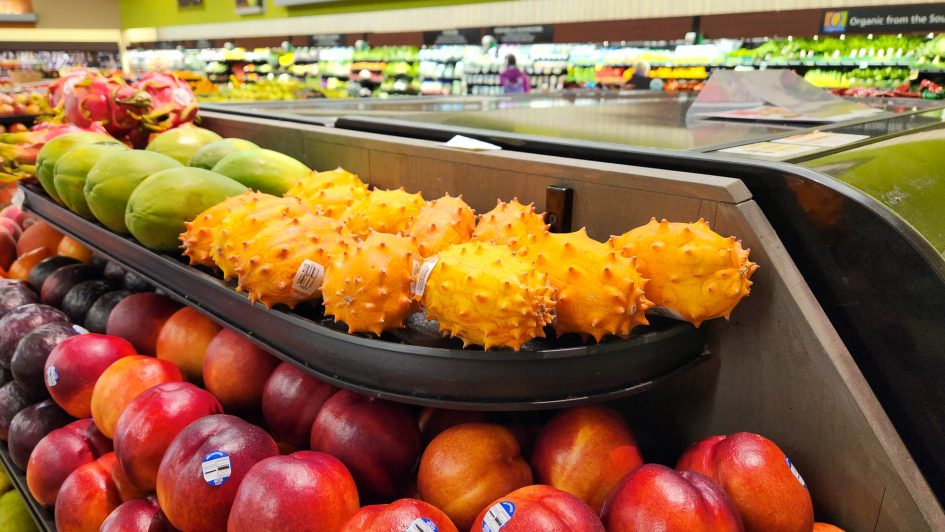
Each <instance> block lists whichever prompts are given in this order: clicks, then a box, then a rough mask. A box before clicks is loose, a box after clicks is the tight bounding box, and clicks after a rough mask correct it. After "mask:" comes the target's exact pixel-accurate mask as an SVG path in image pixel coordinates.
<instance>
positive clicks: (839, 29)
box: [824, 10, 848, 33]
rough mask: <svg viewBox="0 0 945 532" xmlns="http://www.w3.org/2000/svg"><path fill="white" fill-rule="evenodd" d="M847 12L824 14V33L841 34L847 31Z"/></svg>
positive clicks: (828, 12)
mask: <svg viewBox="0 0 945 532" xmlns="http://www.w3.org/2000/svg"><path fill="white" fill-rule="evenodd" d="M847 18H848V14H847V11H846V10H844V11H827V12H825V13H824V33H843V32H845V31H847Z"/></svg>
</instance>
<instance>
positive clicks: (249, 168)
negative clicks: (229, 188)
mask: <svg viewBox="0 0 945 532" xmlns="http://www.w3.org/2000/svg"><path fill="white" fill-rule="evenodd" d="M213 171H214V172H216V173H218V174H223V175H225V176H227V177H229V178H231V179H235V180H237V181H239V182H240V183H242V184H244V185H246V186H247V187H249V188H251V189H253V190H258V191H260V192H265V193H267V194H273V195H275V196H281V195H283V194H285V191H286V190H289V188H290V187H292V185H294V184H295V183H296V182H297V181H299V180H300V179H305V178H307V177H309V176H310V175H312V170H311V169H310V168H309V167H307V166H305V165H304V164H302V163H300V162H299V161H297V160H295V159H293V158H292V157H289V156H288V155H283V154H281V153H279V152H277V151H272V150H266V149H263V148H257V149H254V150H244V151H238V152H236V153H231V154H230V155H227V156H226V157H224V158H223V159H222V160H221V161H220V162H218V163H217V164H216V166H214V167H213Z"/></svg>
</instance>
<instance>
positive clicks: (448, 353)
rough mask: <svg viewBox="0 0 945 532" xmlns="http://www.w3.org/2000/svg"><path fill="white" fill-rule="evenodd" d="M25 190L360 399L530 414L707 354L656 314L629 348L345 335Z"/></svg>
mask: <svg viewBox="0 0 945 532" xmlns="http://www.w3.org/2000/svg"><path fill="white" fill-rule="evenodd" d="M24 188H25V189H26V206H27V208H28V209H29V210H30V211H32V212H34V213H35V214H37V215H39V216H40V217H42V218H44V219H46V220H48V221H49V222H50V223H52V224H53V225H55V226H57V227H59V228H60V229H62V230H63V231H64V232H66V233H68V234H70V235H72V236H73V237H75V238H77V239H79V240H81V241H83V242H85V243H87V244H88V245H89V246H91V247H93V248H95V249H96V250H98V251H99V252H100V253H102V254H103V255H106V256H108V257H110V258H112V259H114V260H116V261H118V262H120V263H122V264H123V265H125V266H126V267H128V268H130V269H132V270H134V271H136V272H138V273H140V274H141V275H143V276H144V277H146V278H147V279H148V280H149V281H151V282H152V283H153V284H154V285H156V286H158V287H160V288H161V289H162V290H163V291H165V292H166V293H168V295H170V296H172V297H175V298H176V299H178V300H181V301H184V302H186V303H187V304H190V305H193V306H196V307H198V308H200V309H201V310H203V311H204V312H206V313H207V314H208V315H209V316H211V317H213V318H214V319H216V320H217V321H219V322H220V323H223V324H225V325H227V326H229V327H232V328H234V329H236V330H239V331H242V333H243V334H245V335H246V336H247V337H249V338H250V339H252V340H253V341H255V342H257V343H259V344H260V345H262V346H264V347H266V348H267V349H270V350H272V351H274V352H275V353H276V354H277V355H278V356H279V357H280V358H283V359H285V360H288V361H290V362H293V363H295V364H296V365H298V366H300V367H302V368H304V369H306V370H308V371H309V372H311V373H312V374H314V375H316V376H318V377H320V378H322V379H324V380H327V381H329V382H332V383H334V384H336V385H338V386H341V387H344V388H348V389H353V390H356V391H359V392H362V393H366V394H369V395H374V396H379V397H385V398H389V399H392V400H396V401H401V402H406V403H413V404H420V405H431V406H441V407H450V408H465V409H479V410H537V409H544V408H552V407H561V406H567V405H575V404H583V403H591V402H600V401H605V400H609V399H614V398H617V397H622V396H626V395H630V394H634V393H638V392H641V391H644V390H646V389H649V388H650V387H652V386H654V385H656V384H657V383H658V382H659V381H660V380H662V379H664V378H666V377H668V376H670V375H672V374H674V373H676V372H680V371H684V370H685V369H687V368H689V367H691V366H693V365H695V364H698V363H699V362H701V361H703V360H704V359H705V358H707V357H708V356H709V354H708V353H707V352H706V351H705V340H704V330H701V329H696V328H695V327H693V326H692V325H690V324H688V323H682V322H676V321H671V320H663V319H657V318H654V320H653V325H651V326H650V327H647V328H646V329H637V330H636V334H635V335H634V336H633V337H632V338H630V339H629V340H616V339H615V340H613V341H604V342H603V343H601V344H595V345H581V344H579V343H577V342H572V341H569V340H568V339H567V338H563V339H561V340H553V341H549V340H534V341H532V342H529V343H528V344H526V346H525V347H524V348H523V350H522V351H520V352H513V351H482V350H474V349H466V350H464V349H461V347H462V344H461V343H459V344H456V343H453V342H457V340H446V339H443V338H441V337H440V336H439V334H438V333H437V332H436V327H435V326H432V325H431V322H427V321H426V320H424V319H423V318H422V317H421V316H419V315H414V316H412V317H411V319H410V320H408V321H409V322H410V323H409V324H408V327H407V329H405V330H403V331H398V332H397V333H396V334H390V335H387V334H385V335H384V336H383V337H381V338H380V339H376V338H368V337H365V336H360V335H352V334H348V333H347V332H344V329H341V328H339V327H338V326H337V325H336V324H334V323H333V322H332V320H331V318H326V317H325V316H323V315H322V314H321V313H320V310H318V309H316V308H314V307H304V306H300V308H298V309H297V310H296V311H287V310H280V309H273V310H268V309H266V308H265V307H263V306H262V305H259V304H256V305H251V304H250V303H249V301H248V300H247V298H246V296H245V295H244V294H241V293H238V292H236V291H235V290H234V289H233V288H232V285H231V284H228V283H226V282H224V281H221V280H219V279H217V278H215V277H213V276H211V275H209V274H207V273H205V272H203V271H200V270H198V269H196V268H193V267H190V266H188V265H186V264H185V263H184V262H183V261H182V260H181V259H180V258H179V257H172V256H169V255H162V254H158V253H155V252H153V251H150V250H147V249H145V248H144V247H142V246H140V245H139V244H138V243H136V242H135V241H133V240H131V239H130V238H126V237H123V236H120V235H116V234H114V233H112V232H110V231H108V230H107V229H105V228H104V227H102V226H100V225H98V224H96V223H93V222H90V221H88V220H84V219H82V218H80V217H78V216H76V215H75V214H73V213H71V212H69V211H67V210H65V209H64V208H62V207H59V206H58V205H56V204H54V203H53V202H52V200H50V199H49V198H48V196H46V195H45V194H44V193H43V192H42V191H41V189H39V188H38V187H35V186H27V187H24ZM408 341H409V342H410V343H406V342H408Z"/></svg>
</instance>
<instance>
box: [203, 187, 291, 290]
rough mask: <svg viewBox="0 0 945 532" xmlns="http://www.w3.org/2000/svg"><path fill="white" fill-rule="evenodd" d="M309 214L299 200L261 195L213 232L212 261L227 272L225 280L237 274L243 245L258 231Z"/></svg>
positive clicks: (224, 220)
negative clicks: (238, 257) (237, 258)
mask: <svg viewBox="0 0 945 532" xmlns="http://www.w3.org/2000/svg"><path fill="white" fill-rule="evenodd" d="M307 212H308V211H307V210H306V208H305V206H303V205H302V203H301V202H299V200H297V199H296V198H280V197H277V196H270V195H268V194H260V195H259V196H258V197H257V198H255V199H253V200H251V201H249V202H247V203H246V204H244V205H240V206H238V207H235V208H233V209H232V210H231V211H230V212H229V214H227V215H226V216H225V217H224V218H223V219H222V220H221V221H220V223H218V224H217V225H216V226H215V227H214V228H213V229H212V230H211V231H210V235H211V236H212V238H213V244H212V245H211V247H210V259H211V260H213V263H214V264H216V266H217V267H218V268H220V271H222V272H223V278H224V279H229V278H231V277H233V276H234V275H236V272H235V269H236V263H235V262H234V261H235V260H236V257H237V256H238V255H239V253H240V252H241V250H242V248H241V246H243V245H244V243H245V242H246V241H248V240H249V239H251V238H253V236H255V235H256V233H257V232H259V231H261V230H262V229H264V228H266V227H268V226H269V225H271V224H273V223H275V222H279V221H281V220H286V219H291V218H295V217H298V216H301V215H303V214H306V213H307Z"/></svg>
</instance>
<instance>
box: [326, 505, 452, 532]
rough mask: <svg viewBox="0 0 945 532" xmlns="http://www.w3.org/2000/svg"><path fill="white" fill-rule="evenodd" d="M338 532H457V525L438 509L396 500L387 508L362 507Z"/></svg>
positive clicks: (380, 506) (379, 506)
mask: <svg viewBox="0 0 945 532" xmlns="http://www.w3.org/2000/svg"><path fill="white" fill-rule="evenodd" d="M411 527H414V528H411ZM341 530H345V531H347V530H360V531H361V532H389V531H390V530H398V531H400V530H405V531H407V532H415V531H427V530H436V531H437V532H457V529H456V525H454V524H453V522H452V521H450V518H449V517H448V516H447V515H446V514H445V513H443V512H442V511H441V510H440V509H439V508H437V507H436V506H433V505H432V504H428V503H425V502H423V501H419V500H417V499H399V500H396V501H394V502H392V503H390V504H374V505H371V506H365V507H363V508H361V509H360V510H358V513H356V514H354V515H352V516H351V519H349V520H348V522H347V523H345V524H344V526H342V527H341Z"/></svg>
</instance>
